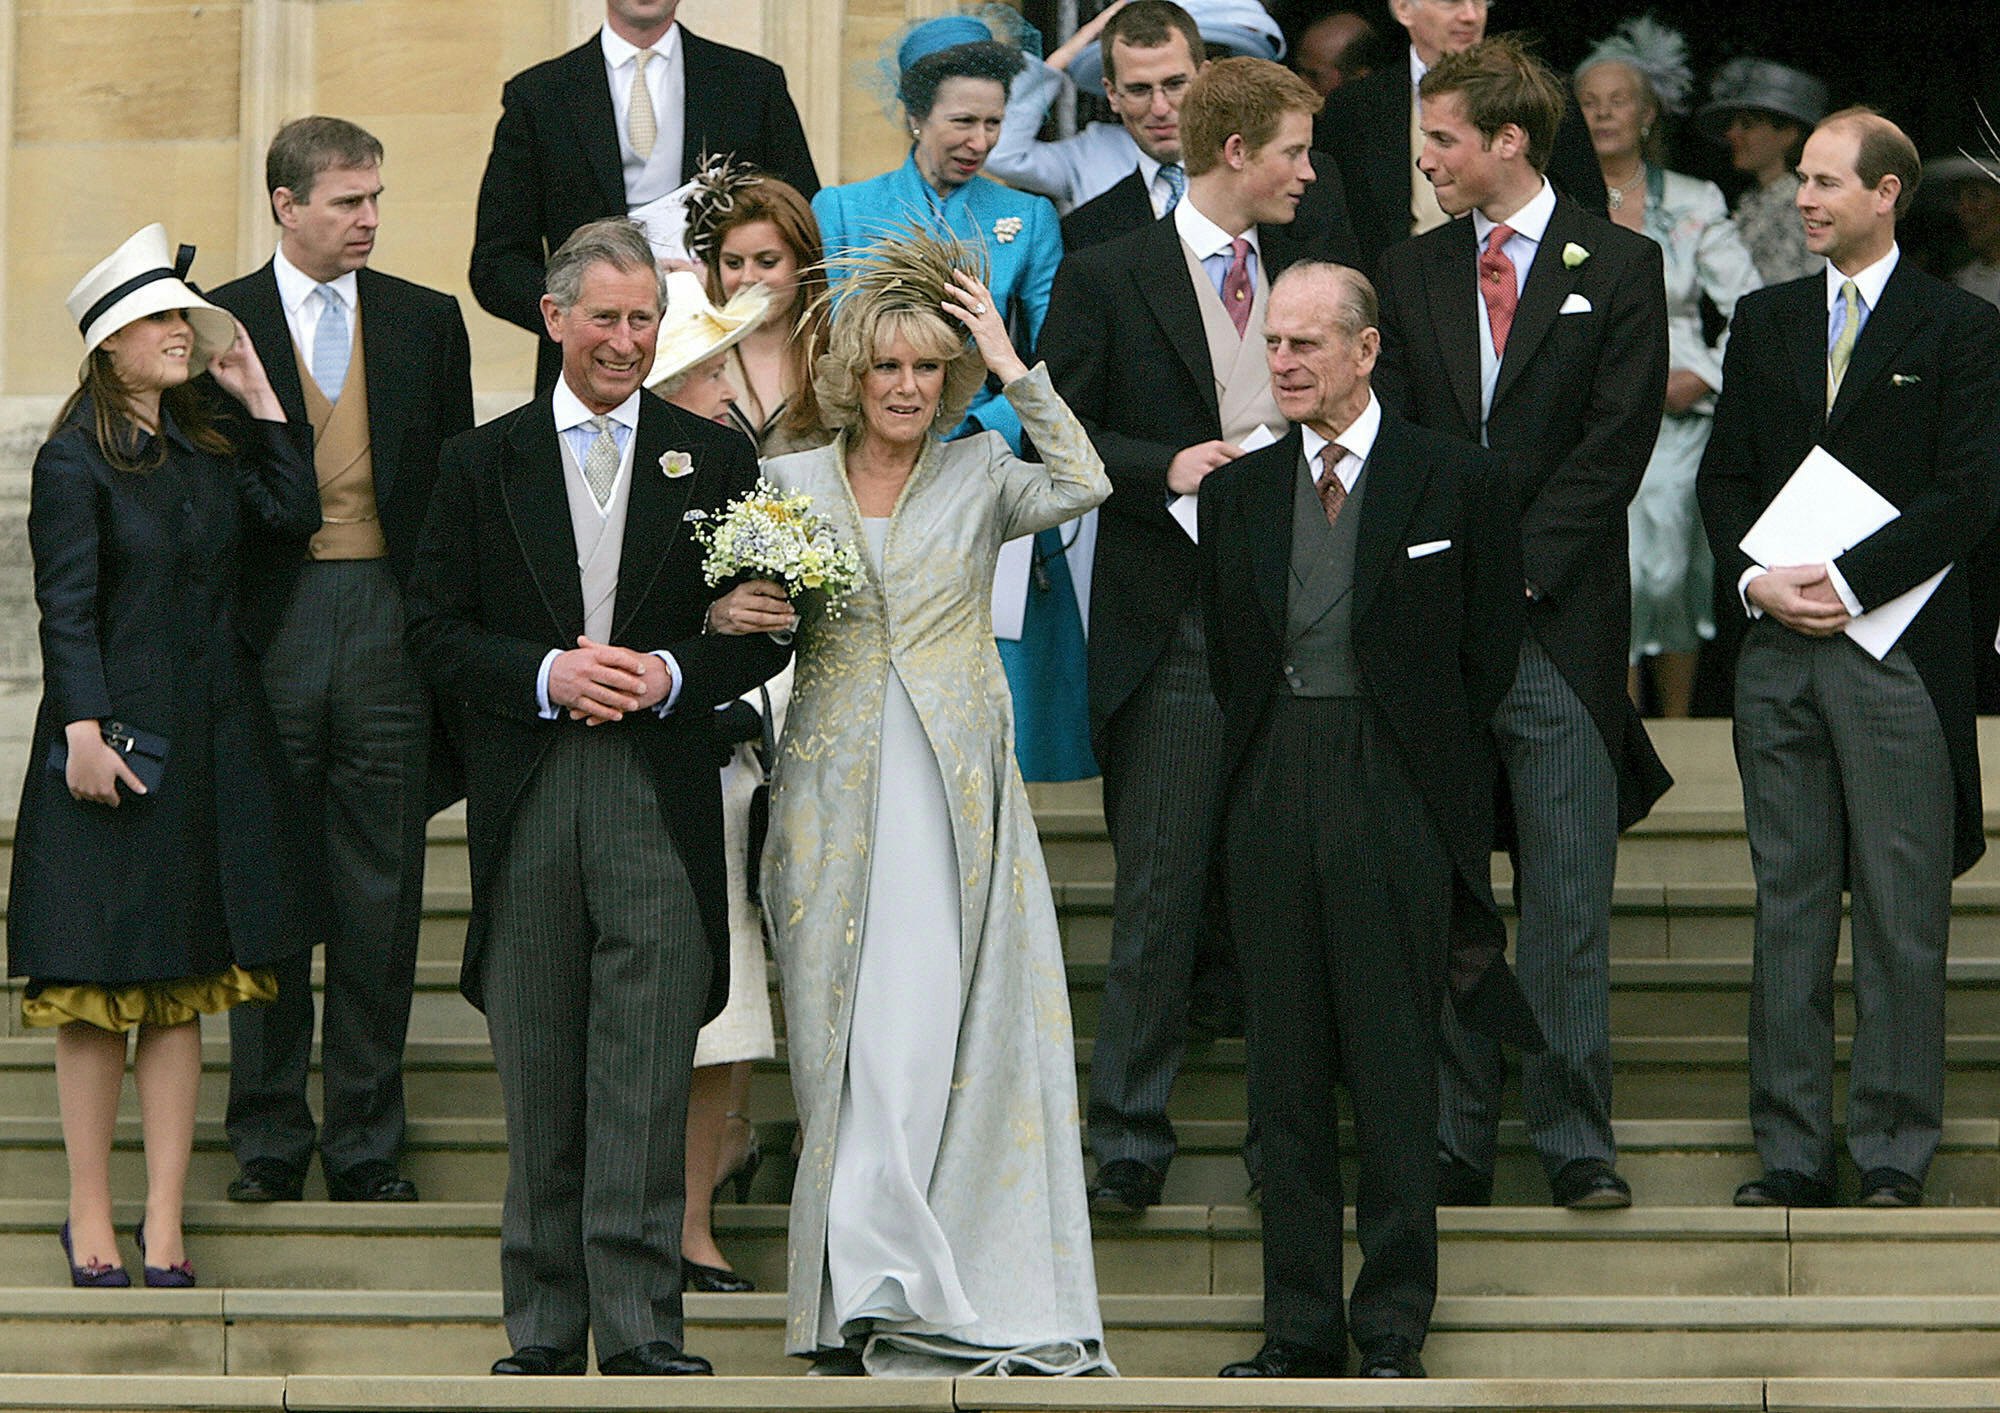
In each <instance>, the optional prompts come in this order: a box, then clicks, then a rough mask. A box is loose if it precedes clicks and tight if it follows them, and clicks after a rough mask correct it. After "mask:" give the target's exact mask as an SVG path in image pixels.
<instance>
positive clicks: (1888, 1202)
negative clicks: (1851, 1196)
mask: <svg viewBox="0 0 2000 1413" xmlns="http://www.w3.org/2000/svg"><path fill="white" fill-rule="evenodd" d="M1923 1204H1924V1185H1923V1184H1922V1183H1920V1182H1918V1181H1917V1180H1916V1179H1915V1178H1913V1177H1911V1176H1910V1175H1909V1174H1908V1173H1906V1172H1903V1171H1902V1170H1901V1169H1899V1168H1870V1169H1869V1170H1868V1171H1867V1172H1865V1173H1863V1174H1862V1175H1861V1196H1860V1197H1859V1198H1857V1199H1856V1200H1855V1205H1857V1206H1860V1207H1921V1206H1923Z"/></svg>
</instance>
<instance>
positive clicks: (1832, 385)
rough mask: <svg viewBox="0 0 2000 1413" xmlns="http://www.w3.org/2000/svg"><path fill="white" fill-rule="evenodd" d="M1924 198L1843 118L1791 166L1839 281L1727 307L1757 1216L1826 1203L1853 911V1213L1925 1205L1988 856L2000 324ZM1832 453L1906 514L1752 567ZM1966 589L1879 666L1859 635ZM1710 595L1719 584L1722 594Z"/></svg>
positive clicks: (1871, 138) (1718, 518)
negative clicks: (1914, 250)
mask: <svg viewBox="0 0 2000 1413" xmlns="http://www.w3.org/2000/svg"><path fill="white" fill-rule="evenodd" d="M1921 175H1922V167H1921V164H1920V163H1919V162H1918V160H1917V150H1916V148H1915V147H1914V146H1912V145H1911V143H1910V140H1909V139H1908V138H1907V137H1905V136H1904V135H1903V132H1902V130H1901V129H1900V128H1898V127H1897V126H1896V125H1895V124H1893V123H1891V122H1890V121H1888V120H1887V119H1886V118H1883V117H1881V116H1879V115H1877V114H1875V113H1873V112H1870V111H1868V110H1866V109H1848V110H1846V111H1844V112H1840V113H1835V114H1834V115H1832V116H1831V117H1829V118H1827V119H1825V120H1824V121H1823V122H1821V123H1820V124H1819V126H1818V127H1817V128H1816V129H1815V130H1814V131H1813V134H1812V136H1811V137H1810V138H1808V139H1807V141H1806V146H1805V154H1804V157H1803V159H1802V160H1801V161H1800V163H1799V193H1798V208H1799V212H1800V214H1801V216H1802V217H1803V219H1804V222H1805V234H1806V244H1807V246H1808V247H1809V248H1810V249H1811V250H1812V252H1813V254H1815V255H1824V256H1825V257H1826V260H1827V265H1826V269H1825V271H1824V272H1822V273H1818V274H1813V275H1810V276H1808V277H1806V278H1805V279H1802V280H1794V281H1792V282H1791V283H1789V284H1783V285H1776V286H1773V287H1771V288H1769V289H1765V290H1762V291H1759V292H1758V293H1757V294H1754V295H1751V296H1749V297H1748V298H1746V299H1745V300H1744V301H1743V302H1742V303H1741V304H1739V305H1738V306H1737V310H1736V323H1735V331H1734V332H1733V334H1732V335H1731V337H1730V341H1729V358H1728V362H1727V365H1726V376H1727V378H1728V380H1729V381H1728V383H1727V384H1726V391H1725V392H1724V395H1723V398H1722V401H1721V403H1720V404H1719V405H1718V406H1717V408H1716V416H1715V436H1714V439H1713V440H1711V442H1710V443H1709V449H1708V453H1707V455H1706V457H1704V459H1703V461H1702V466H1701V474H1700V477H1699V479H1698V481H1697V488H1698V491H1699V494H1700V497H1701V511H1702V518H1703V520H1704V521H1705V522H1706V523H1707V526H1708V535H1709V541H1710V543H1711V544H1712V545H1713V547H1714V549H1715V560H1716V566H1717V568H1718V569H1720V570H1722V571H1723V573H1724V574H1727V575H1728V576H1729V577H1730V578H1731V579H1733V580H1734V581H1735V583H1736V585H1737V590H1738V593H1739V595H1740V596H1741V601H1742V605H1743V608H1744V610H1745V611H1746V612H1747V613H1748V615H1749V617H1750V618H1751V619H1753V620H1754V621H1753V622H1752V623H1751V624H1750V627H1749V631H1748V634H1747V635H1746V636H1745V638H1744V642H1743V652H1742V656H1741V658H1740V659H1739V660H1738V663H1737V671H1736V759H1737V763H1738V766H1739V768H1740V770H1741V773H1742V777H1743V811H1744V823H1745V825H1746V826H1747V828H1748V830H1749V834H1750V851H1751V857H1752V860H1753V862H1754V863H1755V865H1756V875H1757V928H1756V944H1755V965H1754V969H1753V973H1752V981H1751V989H1750V1122H1751V1127H1752V1128H1753V1129H1754V1130H1755V1133H1756V1137H1757V1153H1758V1156H1759V1157H1760V1158H1761V1159H1762V1160H1763V1164H1764V1173H1763V1175H1762V1176H1761V1177H1758V1178H1755V1179H1752V1180H1751V1181H1749V1182H1746V1183H1744V1184H1743V1186H1742V1187H1740V1188H1739V1189H1737V1193H1736V1202H1737V1205H1739V1206H1746V1207H1762V1206H1790V1207H1812V1206H1824V1205H1825V1204H1827V1203H1828V1202H1830V1201H1831V1200H1832V1198H1833V1165H1834V1148H1833V1142H1834V1139H1833V966H1834V954H1835V951H1836V949H1837V948H1838V946H1839V942H1840V913H1841V906H1840V903H1841V898H1840V895H1841V891H1842V888H1843V886H1845V887H1846V888H1847V889H1848V890H1849V891H1850V892H1851V893H1852V895H1853V909H1852V911H1853V933H1854V938H1853V941H1854V1010H1855V1025H1854V1051H1853V1059H1852V1064H1851V1068H1850V1070H1849V1079H1848V1088H1847V1148H1848V1152H1849V1153H1850V1154H1852V1155H1853V1158H1854V1161H1855V1164H1856V1166H1857V1167H1859V1168H1860V1170H1861V1194H1860V1200H1861V1203H1862V1205H1864V1206H1870V1207H1910V1206H1915V1205H1916V1204H1917V1203H1918V1202H1920V1201H1922V1199H1923V1184H1924V1177H1925V1173H1926V1171H1927V1170H1928V1168H1929V1167H1930V1162H1931V1157H1932V1155H1933V1154H1934V1153H1935V1152H1936V1151H1937V1144H1938V1138H1939V1135H1940V1132H1941V1128H1942V1125H1943V1122H1944V962H1945V941H1946V934H1947V933H1948V931H1949V930H1950V923H1951V880H1952V878H1953V877H1954V876H1955V875H1957V874H1960V873H1963V872H1964V871H1965V870H1966V869H1968V868H1970V867H1971V866H1972V865H1973V863H1974V862H1976V861H1977V860H1978V858H1979V857H1980V855H1981V854H1982V853H1983V852H1984V851H1985V843H1986V840H1985V832H1984V829H1983V826H1982V820H1981V813H1980V795H1979V752H1978V741H1977V739H1976V737H1975V735H1974V719H1973V669H1974V661H1973V655H1974V653H1975V651H1976V652H1981V653H1983V652H1986V651H1988V650H1989V649H1988V645H1987V644H1985V643H1983V642H1982V643H1979V644H1978V645H1977V646H1976V647H1975V646H1974V634H1973V631H1972V623H1971V614H1970V598H1969V593H1968V588H1969V584H1970V579H1969V576H1968V575H1967V573H1966V569H1967V568H1968V567H1969V566H1968V563H1967V561H1968V559H1969V558H1970V557H1971V556H1972V555H1973V552H1974V550H1975V549H1976V547H1977V546H1978V545H1979V543H1980V539H1981V537H1982V536H1983V535H1984V534H1985V533H1986V532H1987V530H1988V529H1990V528H1991V527H1992V524H1993V521H1994V515H1995V512H1996V510H2000V313H1996V312H1995V310H1994V309H1993V307H1992V306H1991V305H1989V304H1987V303H1985V302H1984V301H1983V300H1980V299H1978V298H1976V297H1975V296H1973V295H1970V294H1967V293H1965V292H1964V291H1962V290H1960V289H1957V288H1955V287H1953V286H1951V285H1948V284H1945V283H1943V282H1942V281H1939V280H1936V279H1933V278H1931V277H1930V276H1929V275H1926V274H1924V273H1923V272H1922V271H1920V270H1918V269H1916V268H1915V267H1914V266H1913V265H1912V264H1911V263H1910V262H1909V261H1908V260H1907V259H1906V258H1905V257H1904V255H1903V252H1902V250H1901V247H1900V246H1898V244H1897V243H1896V222H1897V219H1898V218H1899V217H1900V216H1902V215H1903V214H1904V213H1905V212H1906V211H1908V210H1909V207H1910V202H1911V200H1912V198H1913V197H1914V196H1915V194H1916V188H1917V182H1918V180H1919V178H1920V176H1921ZM1815 446H1819V447H1822V448H1824V449H1825V450H1826V451H1827V452H1829V453H1830V454H1832V456H1833V457H1834V458H1836V459H1837V460H1838V461H1839V462H1840V463H1841V464H1842V465H1844V466H1845V467H1846V468H1847V469H1848V470H1849V471H1851V472H1853V473H1854V474H1855V475H1856V476H1858V477H1859V478H1860V479H1861V480H1862V481H1863V482H1865V483H1866V484H1867V485H1868V486H1870V487H1872V488H1873V489H1874V490H1875V491H1877V492H1878V493H1880V495H1881V496H1882V497H1883V498H1884V499H1886V500H1888V501H1889V502H1890V503H1891V504H1892V505H1893V506H1894V507H1895V508H1896V510H1897V512H1898V514H1897V517H1896V518H1895V519H1894V520H1892V521H1890V522H1889V523H1888V524H1887V525H1884V526H1882V527H1881V528H1880V529H1879V530H1876V531H1875V532H1874V533H1873V534H1870V535H1868V536H1866V537H1865V538H1863V539H1862V540H1861V541H1860V542H1859V543H1858V544H1854V545H1852V546H1849V547H1847V548H1844V549H1841V550H1839V551H1838V552H1837V553H1834V554H1833V555H1832V556H1831V557H1830V558H1829V559H1827V560H1826V561H1824V562H1821V563H1810V564H1791V565H1787V564H1769V565H1766V564H1760V563H1757V562H1756V561H1754V560H1753V559H1752V558H1751V557H1750V556H1749V555H1748V554H1747V553H1745V551H1744V550H1743V548H1742V545H1741V542H1742V540H1743V537H1744V536H1745V534H1747V533H1748V532H1749V530H1750V528H1751V526H1752V525H1753V524H1755V523H1756V521H1757V519H1758V518H1759V516H1760V515H1762V513H1763V512H1764V510H1765V508H1766V507H1767V506H1769V504H1770V503H1771V500H1772V498H1773V497H1774V496H1775V495H1776V494H1777V493H1778V491H1779V490H1780V488H1782V487H1783V486H1784V485H1785V483H1786V481H1787V480H1789V479H1790V477H1791V475H1792V473H1793V471H1794V470H1795V469H1796V468H1797V467H1798V466H1799V464H1800V462H1801V461H1802V460H1803V459H1804V458H1805V456H1806V454H1807V453H1808V452H1809V451H1811V450H1812V449H1813V448H1814V447H1815ZM1947 569H1949V570H1950V571H1951V572H1948V573H1946V574H1945V576H1944V579H1943V582H1942V583H1940V584H1939V585H1938V586H1937V588H1936V591H1935V592H1934V593H1932V594H1931V596H1930V599H1929V601H1928V602H1926V603H1925V604H1924V606H1923V607H1922V608H1921V609H1920V610H1919V611H1918V612H1917V615H1916V617H1915V619H1913V620H1912V621H1911V622H1910V624H1909V626H1908V627H1907V628H1905V629H1904V630H1903V632H1902V634H1901V636H1900V637H1899V638H1897V639H1896V640H1895V643H1894V645H1893V646H1892V647H1890V648H1889V649H1888V650H1887V652H1886V653H1884V654H1882V655H1880V656H1879V657H1878V656H1877V654H1876V652H1874V651H1871V650H1868V649H1864V648H1863V647H1861V646H1860V645H1859V644H1858V643H1857V642H1856V641H1854V640H1852V639H1850V638H1849V637H1847V636H1846V633H1845V630H1846V629H1847V628H1848V627H1849V625H1850V624H1851V623H1852V621H1853V620H1854V619H1855V618H1856V617H1858V616H1860V615H1862V614H1864V613H1867V612H1870V611H1873V610H1875V609H1878V608H1880V607H1881V606H1882V605H1883V604H1885V603H1887V602H1888V601H1890V600H1891V599H1894V598H1896V597H1898V596H1899V595H1901V594H1904V593H1906V592H1907V591H1909V590H1910V589H1912V588H1915V587H1916V586H1918V585H1920V584H1923V583H1925V582H1926V581H1927V580H1929V579H1930V578H1931V577H1932V576H1933V575H1935V574H1937V573H1938V572H1939V571H1940V570H1947ZM1718 577H1720V576H1718Z"/></svg>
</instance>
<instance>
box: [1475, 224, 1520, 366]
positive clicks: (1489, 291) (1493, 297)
mask: <svg viewBox="0 0 2000 1413" xmlns="http://www.w3.org/2000/svg"><path fill="white" fill-rule="evenodd" d="M1513 234H1514V228H1513V227H1512V226H1495V227H1494V228H1493V231H1492V234H1490V235H1488V236H1487V237H1486V249H1485V250H1483V251H1482V252H1480V256H1479V297H1480V298H1481V299H1483V300H1485V301H1486V322H1487V324H1488V325H1490V326H1491V327H1492V329H1493V352H1494V353H1495V354H1496V355H1500V356H1504V355H1505V354H1506V352H1507V331H1508V330H1509V329H1511V328H1513V327H1514V306H1515V305H1517V304H1519V303H1520V302H1521V290H1520V286H1519V285H1518V284H1516V282H1515V271H1514V262H1513V261H1512V260H1509V259H1508V258H1507V252H1506V251H1504V250H1502V249H1501V248H1500V247H1501V246H1503V245H1505V244H1506V243H1507V242H1508V240H1509V239H1510V238H1512V236H1513Z"/></svg>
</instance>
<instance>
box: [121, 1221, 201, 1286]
mask: <svg viewBox="0 0 2000 1413" xmlns="http://www.w3.org/2000/svg"><path fill="white" fill-rule="evenodd" d="M132 1240H133V1241H135V1242H137V1243H138V1246H139V1262H140V1265H141V1266H142V1267H143V1268H144V1271H145V1275H146V1284H147V1285H148V1286H149V1287H151V1288H152V1289H154V1290H186V1289H188V1288H189V1287H190V1286H193V1285H196V1284H197V1283H198V1282H196V1280H195V1278H194V1262H192V1261H182V1262H181V1263H180V1264H179V1265H176V1266H147V1265H145V1260H146V1224H145V1223H144V1222H141V1223H139V1225H138V1226H136V1227H134V1228H133V1229H132Z"/></svg>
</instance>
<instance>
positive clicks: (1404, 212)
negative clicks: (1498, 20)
mask: <svg viewBox="0 0 2000 1413" xmlns="http://www.w3.org/2000/svg"><path fill="white" fill-rule="evenodd" d="M1389 9H1390V11H1391V13H1393V14H1394V15H1395V17H1396V20H1397V22H1398V23H1399V24H1401V25H1402V26H1403V28H1404V29H1405V30H1407V31H1409V36H1410V44H1409V49H1408V62H1407V63H1400V62H1392V63H1385V64H1383V65H1382V66H1381V67H1380V68H1378V69H1376V70H1375V71H1374V72H1372V73H1370V74H1368V75H1367V76H1366V77H1365V78H1358V79H1355V80H1354V81H1353V82H1352V83H1346V84H1342V85H1341V86H1340V87H1339V88H1338V89H1336V90H1335V91H1334V92H1333V93H1332V94H1330V95H1328V97H1327V100H1326V108H1325V109H1324V110H1323V111H1322V112H1321V113H1320V115H1319V121H1318V123H1316V124H1315V125H1314V128H1313V145H1314V146H1315V147H1318V148H1320V149H1321V150H1322V151H1325V152H1328V153H1330V154H1332V156H1333V160H1334V161H1335V162H1337V163H1339V164H1340V173H1341V178H1342V180H1343V181H1345V182H1346V183H1347V200H1348V204H1349V206H1350V207H1351V208H1352V210H1353V213H1354V236H1355V239H1356V240H1358V241H1359V242H1360V243H1361V262H1360V263H1361V268H1362V270H1363V271H1364V272H1365V273H1367V274H1370V275H1374V274H1376V273H1377V272H1378V271H1379V270H1380V269H1381V263H1382V252H1383V251H1385V250H1387V249H1388V248H1389V247H1390V246H1392V245H1396V244H1399V243H1400V242H1402V241H1405V240H1408V239H1409V238H1410V237H1411V236H1413V235H1422V234H1424V233H1425V232H1426V231H1432V230H1435V229H1437V228H1438V227H1439V226H1441V225H1443V224H1444V223H1445V221H1446V220H1447V219H1449V217H1450V215H1451V214H1453V213H1451V212H1448V211H1446V210H1445V209H1443V208H1442V207H1440V206H1439V205H1438V200H1437V196H1436V194H1435V192H1434V191H1433V190H1432V188H1431V184H1430V183H1429V182H1427V181H1425V180H1424V179H1423V177H1422V175H1421V174H1420V173H1419V172H1418V171H1417V151H1418V148H1419V147H1420V146H1421V145H1422V142H1423V137H1422V134H1421V131H1420V129H1419V127H1418V125H1417V85H1418V84H1420V83H1422V82H1423V77H1424V74H1425V73H1426V72H1428V71H1429V69H1430V67H1431V65H1433V64H1435V63H1436V62H1437V61H1438V60H1439V59H1441V58H1443V57H1444V56H1445V55H1447V54H1456V53H1458V52H1459V51H1460V50H1462V49H1467V48H1470V47H1471V46H1472V45H1474V44H1477V43H1478V42H1479V41H1480V40H1482V39H1484V38H1485V37H1486V0H1389ZM1550 153H1551V155H1550V156H1549V157H1548V159H1547V160H1545V162H1544V163H1543V165H1544V166H1545V167H1546V168H1547V170H1548V174H1549V178H1550V180H1551V181H1552V182H1553V183H1554V185H1555V188H1556V190H1557V191H1558V192H1560V193H1561V194H1562V195H1564V196H1566V197H1568V198H1569V199H1570V200H1572V201H1575V202H1578V203H1579V204H1581V205H1582V206H1583V208H1584V209H1585V210H1587V211H1591V212H1594V213H1595V214H1597V215H1599V216H1602V215H1603V214H1604V207H1605V191H1604V174H1603V172H1602V171H1600V170H1599V168H1598V165H1597V155H1596V153H1595V152H1593V151H1592V150H1591V146H1590V131H1589V129H1588V128H1586V127H1585V126H1584V124H1583V123H1582V122H1581V121H1580V120H1579V119H1578V118H1577V116H1576V115H1575V113H1573V112H1572V111H1571V109H1570V107H1569V101H1568V95H1567V90H1565V94H1564V100H1563V109H1562V117H1561V120H1560V121H1559V122H1558V123H1557V125H1556V135H1555V140H1554V143H1553V145H1552V146H1551V148H1550Z"/></svg>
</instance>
